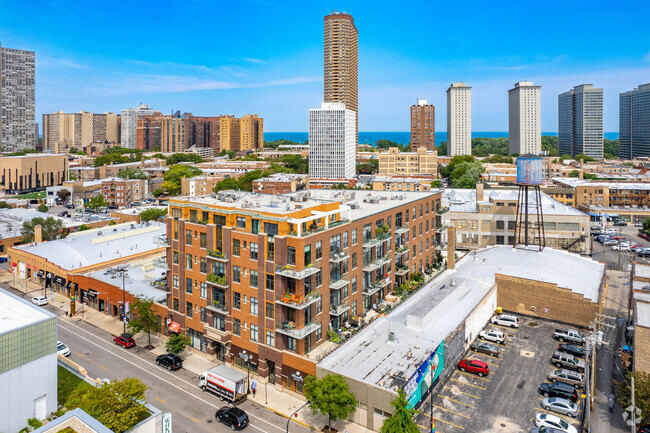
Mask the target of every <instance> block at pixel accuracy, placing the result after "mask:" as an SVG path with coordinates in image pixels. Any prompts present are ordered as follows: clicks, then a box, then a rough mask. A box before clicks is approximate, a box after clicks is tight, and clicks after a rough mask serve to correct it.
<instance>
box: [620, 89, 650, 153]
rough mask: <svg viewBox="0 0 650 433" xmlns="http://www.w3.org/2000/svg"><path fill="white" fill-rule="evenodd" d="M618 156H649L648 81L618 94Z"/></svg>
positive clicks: (649, 90) (649, 106) (649, 103)
mask: <svg viewBox="0 0 650 433" xmlns="http://www.w3.org/2000/svg"><path fill="white" fill-rule="evenodd" d="M619 107H620V111H619V116H620V118H619V122H620V123H619V133H620V157H621V159H632V158H637V157H648V156H650V83H647V84H643V85H641V86H639V88H638V89H634V90H630V91H629V92H625V93H621V94H620V96H619Z"/></svg>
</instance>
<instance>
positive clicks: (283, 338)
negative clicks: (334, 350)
mask: <svg viewBox="0 0 650 433" xmlns="http://www.w3.org/2000/svg"><path fill="white" fill-rule="evenodd" d="M355 194H356V196H355ZM439 207H440V194H439V193H438V192H436V193H415V192H408V193H397V194H390V193H381V194H377V193H364V194H363V195H361V194H359V193H354V192H339V191H328V190H312V191H305V192H298V193H294V194H290V195H286V196H283V197H280V198H278V197H276V196H273V195H266V194H251V193H242V192H237V193H235V192H222V193H219V194H218V195H216V194H213V195H212V196H205V197H179V198H173V199H171V200H170V216H169V217H168V219H167V234H168V242H169V247H168V251H167V260H168V264H169V268H170V269H171V271H170V272H169V273H168V285H169V287H170V288H171V296H169V298H168V307H169V312H170V316H171V318H172V320H173V323H172V325H174V326H178V325H180V329H181V330H182V331H181V332H183V333H185V334H187V335H188V336H189V337H190V339H191V343H192V346H193V347H194V348H196V349H199V350H201V351H203V352H206V353H207V356H208V357H209V358H212V359H214V358H216V359H219V360H221V361H224V362H228V363H232V364H234V365H237V366H240V367H243V368H246V367H247V366H248V365H247V363H246V362H245V361H244V360H243V359H242V358H245V357H244V351H246V352H247V353H248V354H250V355H251V356H252V358H250V359H251V361H250V363H251V365H250V367H251V371H252V372H253V373H255V374H259V375H260V377H262V378H265V379H267V380H268V381H269V382H271V383H275V384H277V385H276V386H284V387H285V388H288V389H290V390H292V391H297V392H301V391H302V382H300V381H299V380H297V379H296V377H305V376H306V375H308V374H315V364H314V361H313V360H310V359H309V354H310V352H311V351H312V350H313V349H315V348H316V347H318V346H319V345H320V344H321V343H323V342H325V341H326V340H327V331H328V329H330V326H331V327H332V328H333V329H339V328H340V327H343V326H344V324H345V323H346V322H348V321H350V320H352V318H353V316H356V315H358V314H363V313H365V312H367V311H368V310H370V309H371V308H373V306H375V305H376V304H379V303H380V302H381V300H382V298H383V297H384V296H385V295H386V294H388V293H389V292H390V291H391V289H392V287H394V286H395V285H399V284H400V283H401V282H402V281H404V280H406V279H407V278H408V277H409V274H411V273H412V272H419V271H422V270H424V269H425V268H427V267H429V266H430V265H432V264H433V261H434V258H435V253H436V243H435V236H436V214H435V210H437V209H438V208H439ZM384 226H386V227H388V228H389V230H390V231H389V232H388V233H387V234H384V233H383V231H385V230H387V229H386V228H385V227H384ZM378 227H379V228H380V230H379V231H376V229H377V228H378ZM409 241H410V243H409ZM176 323H177V324H178V325H176ZM281 377H282V379H280V378H281Z"/></svg>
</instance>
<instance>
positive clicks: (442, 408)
mask: <svg viewBox="0 0 650 433" xmlns="http://www.w3.org/2000/svg"><path fill="white" fill-rule="evenodd" d="M433 407H437V408H438V409H440V410H444V411H447V412H451V413H453V414H456V415H458V416H462V417H463V418H467V419H470V418H469V417H468V416H467V415H463V414H462V413H458V412H455V411H453V410H451V409H446V408H444V407H442V406H438V405H436V404H434V405H433Z"/></svg>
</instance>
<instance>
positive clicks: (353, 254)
mask: <svg viewBox="0 0 650 433" xmlns="http://www.w3.org/2000/svg"><path fill="white" fill-rule="evenodd" d="M356 268H357V253H352V269H356Z"/></svg>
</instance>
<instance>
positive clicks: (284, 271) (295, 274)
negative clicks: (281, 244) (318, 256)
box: [275, 266, 320, 280]
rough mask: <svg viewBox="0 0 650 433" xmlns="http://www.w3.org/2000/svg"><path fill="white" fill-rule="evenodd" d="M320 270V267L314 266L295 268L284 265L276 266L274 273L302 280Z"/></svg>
mask: <svg viewBox="0 0 650 433" xmlns="http://www.w3.org/2000/svg"><path fill="white" fill-rule="evenodd" d="M318 271H320V268H316V267H314V266H308V267H306V268H305V269H301V270H299V271H298V270H295V269H293V268H291V267H288V266H285V267H284V268H276V269H275V273H276V274H277V275H282V276H283V277H287V278H293V279H295V280H303V279H305V278H307V277H308V276H310V275H314V274H316V273H318Z"/></svg>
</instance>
